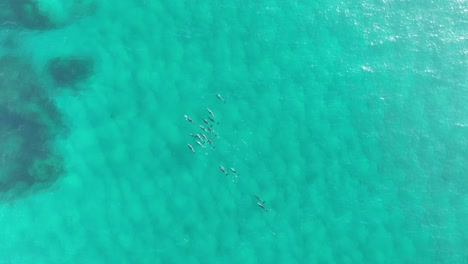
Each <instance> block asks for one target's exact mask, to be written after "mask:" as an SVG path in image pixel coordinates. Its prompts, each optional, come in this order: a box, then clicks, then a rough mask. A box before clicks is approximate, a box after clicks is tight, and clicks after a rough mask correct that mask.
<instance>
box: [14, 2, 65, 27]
mask: <svg viewBox="0 0 468 264" xmlns="http://www.w3.org/2000/svg"><path fill="white" fill-rule="evenodd" d="M10 8H11V10H12V12H13V14H14V16H15V18H16V21H17V22H18V23H19V24H20V25H22V26H24V27H26V28H30V29H40V30H45V29H52V28H54V27H56V26H57V25H55V23H54V22H53V21H52V19H51V18H49V16H48V15H47V14H46V13H45V12H44V11H42V10H41V9H40V8H39V4H38V2H37V1H35V0H10Z"/></svg>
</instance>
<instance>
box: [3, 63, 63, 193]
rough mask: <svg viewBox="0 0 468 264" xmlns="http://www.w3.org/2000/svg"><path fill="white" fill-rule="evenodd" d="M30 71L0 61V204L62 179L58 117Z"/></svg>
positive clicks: (19, 64)
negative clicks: (57, 141) (55, 148)
mask: <svg viewBox="0 0 468 264" xmlns="http://www.w3.org/2000/svg"><path fill="white" fill-rule="evenodd" d="M47 94H48V93H46V91H45V88H44V87H43V86H41V85H40V80H39V78H38V76H37V75H35V74H34V70H33V69H32V67H29V65H28V64H26V63H23V62H22V61H20V60H19V59H18V58H15V57H3V58H0V124H1V126H0V145H1V146H2V147H1V148H0V164H1V165H0V198H1V199H6V198H14V197H17V196H19V195H21V194H23V193H25V192H28V191H31V190H36V189H38V188H42V187H45V186H47V185H49V184H51V183H53V182H54V181H55V180H56V179H57V178H58V177H59V176H60V175H62V173H63V161H62V158H61V157H60V156H59V155H58V154H57V153H56V152H55V151H54V148H53V143H54V141H55V138H56V137H57V136H58V135H60V134H62V133H63V132H65V126H64V125H63V123H62V122H61V116H60V113H59V111H58V109H57V108H56V106H55V105H54V103H53V101H52V100H49V98H48V97H47Z"/></svg>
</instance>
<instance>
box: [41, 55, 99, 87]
mask: <svg viewBox="0 0 468 264" xmlns="http://www.w3.org/2000/svg"><path fill="white" fill-rule="evenodd" d="M48 70H49V73H50V75H51V76H52V78H53V79H54V81H55V83H56V84H57V85H61V86H62V85H73V84H76V83H78V82H80V81H83V80H85V79H87V78H89V77H90V76H91V75H92V74H93V72H94V63H93V60H91V59H89V58H81V57H60V58H54V59H52V60H50V61H49V63H48Z"/></svg>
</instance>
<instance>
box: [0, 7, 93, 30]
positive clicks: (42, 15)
mask: <svg viewBox="0 0 468 264" xmlns="http://www.w3.org/2000/svg"><path fill="white" fill-rule="evenodd" d="M6 2H8V5H6V4H5V3H3V4H2V3H0V8H1V9H0V22H3V21H6V22H8V23H10V24H18V25H21V26H23V27H25V28H29V29H34V30H50V29H54V28H58V27H61V26H64V25H67V24H69V23H72V22H73V20H76V19H77V18H80V17H83V16H86V15H89V14H91V13H92V12H94V10H95V8H96V6H95V3H94V1H91V0H61V1H50V0H7V1H6Z"/></svg>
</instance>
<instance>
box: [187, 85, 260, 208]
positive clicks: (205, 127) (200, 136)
mask: <svg viewBox="0 0 468 264" xmlns="http://www.w3.org/2000/svg"><path fill="white" fill-rule="evenodd" d="M216 97H217V98H218V99H219V100H220V101H221V102H223V103H226V100H224V98H223V97H222V96H221V95H220V94H216ZM206 111H207V112H208V115H207V116H206V118H203V124H200V125H198V127H199V128H200V130H201V131H199V133H196V134H193V133H189V135H190V137H191V138H192V139H193V140H194V143H192V144H190V143H188V144H187V146H188V148H189V150H190V151H192V152H193V153H196V152H197V151H196V150H195V147H196V145H198V146H199V147H200V148H201V149H207V148H211V149H215V148H216V146H215V144H214V143H213V140H212V139H211V137H212V136H214V137H216V138H219V135H218V133H217V132H216V131H215V130H214V128H213V127H214V126H215V125H219V121H218V120H217V119H216V115H215V114H214V113H213V111H211V109H209V108H206ZM184 118H185V120H187V121H188V122H190V123H192V124H193V125H194V126H197V124H196V123H195V121H193V119H192V118H191V117H190V116H188V115H184ZM195 144H196V145H195ZM219 169H220V170H221V172H222V173H224V175H226V176H229V171H230V172H231V173H233V174H234V175H235V176H236V177H238V176H239V173H237V171H236V169H234V168H232V167H229V171H228V170H227V169H226V168H225V167H224V166H223V165H219ZM254 196H255V198H256V199H257V206H258V207H259V208H261V209H263V210H264V211H265V212H268V209H267V208H266V207H265V201H263V200H262V199H261V198H260V197H259V196H258V195H254Z"/></svg>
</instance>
